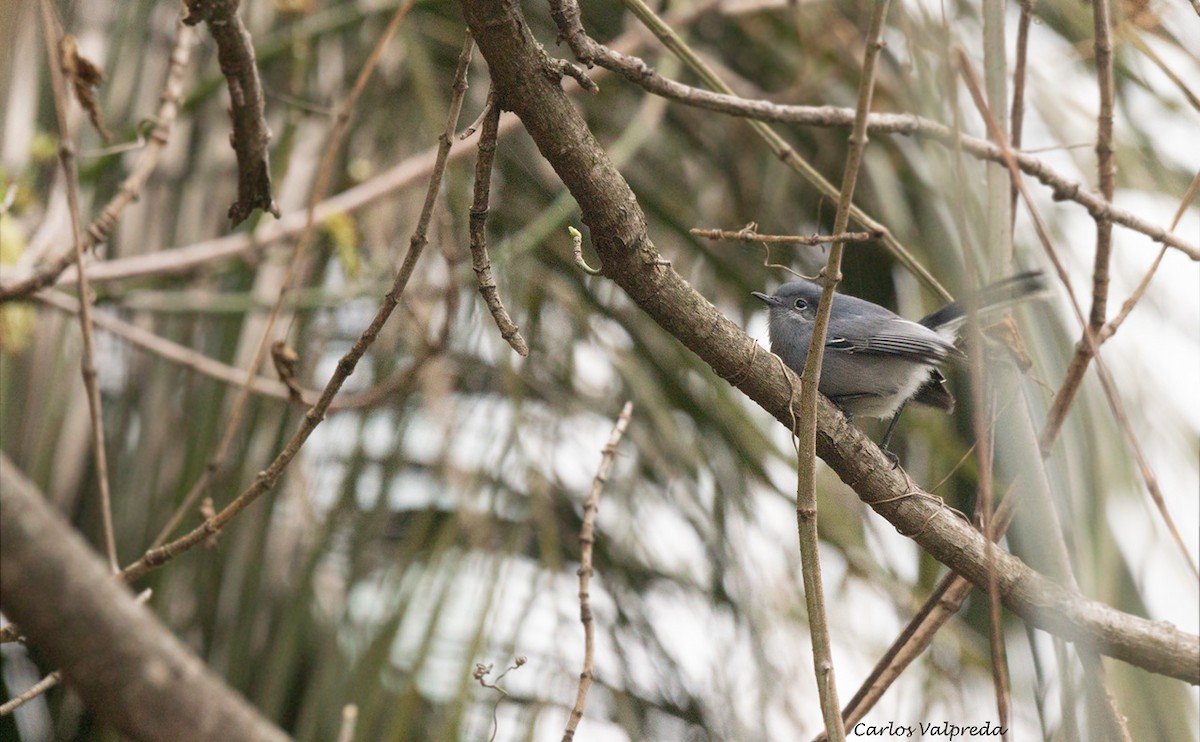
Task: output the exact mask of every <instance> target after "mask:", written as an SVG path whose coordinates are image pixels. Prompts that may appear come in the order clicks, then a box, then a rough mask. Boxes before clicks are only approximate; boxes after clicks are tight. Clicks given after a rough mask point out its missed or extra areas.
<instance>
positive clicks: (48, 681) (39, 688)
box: [0, 670, 62, 716]
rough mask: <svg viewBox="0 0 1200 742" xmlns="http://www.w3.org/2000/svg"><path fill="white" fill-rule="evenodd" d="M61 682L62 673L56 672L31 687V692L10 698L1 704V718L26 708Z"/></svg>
mask: <svg viewBox="0 0 1200 742" xmlns="http://www.w3.org/2000/svg"><path fill="white" fill-rule="evenodd" d="M60 680H62V671H61V670H55V671H54V672H52V673H50V674H49V675H47V676H46V677H44V678H42V679H41V680H39V681H37V682H36V683H34V684H33V685H31V686H29V690H27V691H25V692H24V693H22V694H21V695H19V696H16V697H14V698H10V699H9V700H7V701H5V702H4V703H3V704H0V716H8V715H9V714H11V713H12V712H14V711H16V710H17V709H19V708H21V707H22V706H24V705H25V704H26V703H29V702H30V701H32V700H33V699H35V698H37V697H38V696H40V695H42V694H43V693H45V692H46V691H48V690H50V689H51V688H53V687H54V686H56V685H58V682H59V681H60Z"/></svg>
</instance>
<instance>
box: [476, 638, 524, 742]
mask: <svg viewBox="0 0 1200 742" xmlns="http://www.w3.org/2000/svg"><path fill="white" fill-rule="evenodd" d="M524 664H525V658H524V657H522V656H518V657H517V658H516V659H515V660H514V661H513V663H512V664H511V665H509V666H508V667H507V668H505V670H504V672H502V673H500V674H499V675H497V676H496V679H495V680H493V681H491V682H488V680H487V676H488V674H489V673H491V671H492V666H491V665H484V664H476V665H475V672H474V673H473V674H472V676H473V677H474V678H475V679H476V680H478V681H479V684H480V685H481V686H483V687H484V688H488V689H489V690H494V691H496V692H497V693H499V694H500V697H499V698H497V699H496V703H495V704H494V705H493V706H492V733H491V735H490V736H489V737H488V742H494V740H495V739H496V733H497V732H499V731H500V719H499V718H498V717H497V714H498V713H499V711H500V702H501V701H503V700H504V699H505V698H508V691H506V690H504V689H503V688H501V687H500V685H499V683H500V681H501V680H502V679H503V678H504V676H505V675H507V674H509V673H510V672H512V671H513V670H516V669H517V668H518V667H521V666H522V665H524Z"/></svg>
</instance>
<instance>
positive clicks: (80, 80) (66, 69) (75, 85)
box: [59, 34, 112, 142]
mask: <svg viewBox="0 0 1200 742" xmlns="http://www.w3.org/2000/svg"><path fill="white" fill-rule="evenodd" d="M59 54H60V56H61V58H62V68H63V74H64V75H66V77H67V79H68V80H70V81H71V89H72V90H74V91H75V100H77V101H79V105H80V106H82V107H83V110H85V111H87V115H88V118H89V119H90V120H91V122H92V126H94V127H96V131H98V132H99V133H100V136H102V137H104V141H106V142H108V141H112V132H110V131H109V130H108V129H106V128H105V126H104V121H103V120H102V119H103V114H102V113H101V112H100V102H99V101H98V100H96V88H98V87H100V85H101V83H103V82H104V72H103V71H102V70H101V69H100V68H99V67H97V66H96V64H95V63H94V62H92V61H91V60H90V59H88V58H87V57H85V56H83V55H82V54H80V53H79V45H78V44H77V43H76V41H75V37H74V36H72V35H71V34H67V35H65V36H63V39H62V41H61V42H60V43H59Z"/></svg>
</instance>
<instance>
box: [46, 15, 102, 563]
mask: <svg viewBox="0 0 1200 742" xmlns="http://www.w3.org/2000/svg"><path fill="white" fill-rule="evenodd" d="M50 3H51V0H42V2H41V3H40V4H39V7H40V8H41V10H42V31H43V39H44V40H45V43H46V53H47V55H49V58H50V86H51V88H53V90H54V113H55V117H56V118H57V120H58V136H59V148H58V159H59V162H60V164H61V165H62V172H63V181H64V183H65V184H66V188H67V204H68V206H69V209H70V216H71V237H72V240H73V241H74V243H75V265H76V267H77V268H78V269H79V271H80V274H81V275H82V273H83V250H84V248H83V231H82V229H81V227H80V223H79V219H80V207H79V173H78V171H77V170H76V163H75V145H74V143H73V142H72V141H71V132H70V125H69V124H68V123H67V88H66V81H65V80H64V79H63V70H62V65H61V61H62V60H61V59H59V57H58V53H59V44H58V39H57V38H56V36H57V33H56V30H55V22H54V8H53V6H52V5H51V4H50ZM79 300H80V304H79V327H80V333H81V334H82V336H83V351H82V353H81V354H80V355H81V357H82V358H81V368H82V372H83V386H84V388H85V389H86V390H87V400H88V414H89V415H90V417H91V424H92V448H93V449H94V454H95V462H96V486H97V488H98V490H99V493H100V519H101V522H102V524H103V528H104V552H105V555H106V556H107V557H108V565H109V567H110V568H111V569H112V571H113V572H116V571H118V570H119V569H120V562H118V561H117V537H116V533H115V531H114V529H113V518H112V497H111V495H110V493H109V489H108V454H107V452H106V451H105V444H104V411H103V408H102V407H101V405H100V385H99V384H98V383H97V381H96V338H95V336H94V335H93V333H92V289H91V286H90V285H89V284H88V282H87V277H86V276H84V277H83V278H82V280H80V282H79Z"/></svg>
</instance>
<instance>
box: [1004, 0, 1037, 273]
mask: <svg viewBox="0 0 1200 742" xmlns="http://www.w3.org/2000/svg"><path fill="white" fill-rule="evenodd" d="M1018 4H1019V5H1020V6H1021V18H1020V20H1018V21H1017V57H1016V61H1015V62H1014V64H1013V94H1012V96H1013V98H1012V112H1011V113H1010V114H1009V116H1008V118H1009V128H1010V129H1011V133H1010V135H1009V141H1010V142H1012V148H1013V149H1014V150H1017V151H1020V149H1021V135H1022V133H1023V129H1024V126H1025V82H1026V79H1025V78H1026V75H1025V68H1026V63H1027V60H1028V59H1029V26H1030V25H1031V24H1032V22H1033V0H1018ZM1010 190H1011V192H1012V193H1011V195H1010V196H1009V204H1008V214H1009V218H1010V220H1011V221H1010V225H1011V224H1012V222H1015V221H1016V219H1017V195H1018V194H1017V186H1016V185H1013V186H1011V188H1010ZM1012 248H1013V249H1014V250H1015V249H1016V243H1015V242H1014V243H1013V244H1012ZM1010 257H1011V256H1010Z"/></svg>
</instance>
